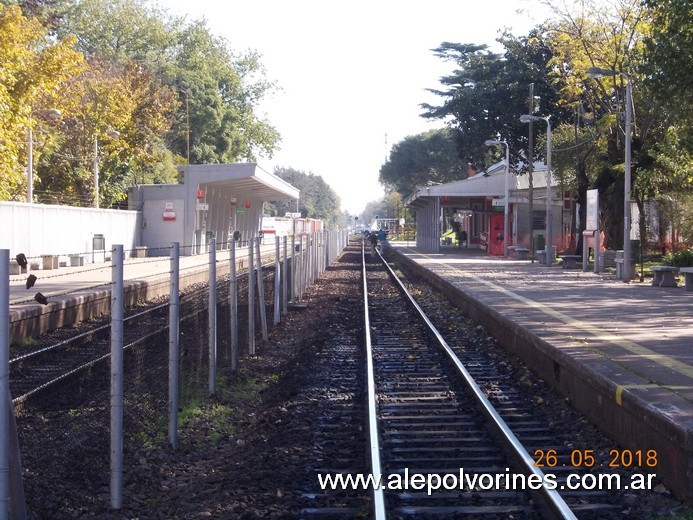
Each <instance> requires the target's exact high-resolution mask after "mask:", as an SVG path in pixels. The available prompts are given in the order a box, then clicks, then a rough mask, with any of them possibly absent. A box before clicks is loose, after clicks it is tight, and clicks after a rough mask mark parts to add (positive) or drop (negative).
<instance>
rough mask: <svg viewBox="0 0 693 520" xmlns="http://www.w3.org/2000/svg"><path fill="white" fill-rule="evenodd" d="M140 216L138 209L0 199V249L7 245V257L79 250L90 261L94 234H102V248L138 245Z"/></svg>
mask: <svg viewBox="0 0 693 520" xmlns="http://www.w3.org/2000/svg"><path fill="white" fill-rule="evenodd" d="M140 219H141V214H140V212H138V211H124V210H113V209H95V208H77V207H72V206H56V205H47V204H28V203H26V202H0V249H9V250H10V257H11V258H14V257H15V255H17V254H19V253H24V254H25V255H26V256H27V257H28V258H32V257H33V258H36V257H39V256H40V255H44V254H51V255H60V256H65V257H66V256H67V255H69V254H80V253H81V254H86V256H85V260H86V261H87V262H90V261H91V258H92V255H91V253H92V239H93V237H94V235H95V234H101V235H104V238H105V241H106V250H109V249H110V248H111V246H112V245H113V244H122V245H123V247H124V249H125V250H129V249H133V248H134V247H135V246H138V245H140V244H139V243H138V230H139V228H140ZM102 259H103V257H101V258H100V260H102Z"/></svg>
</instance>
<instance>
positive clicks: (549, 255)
mask: <svg viewBox="0 0 693 520" xmlns="http://www.w3.org/2000/svg"><path fill="white" fill-rule="evenodd" d="M549 117H551V116H546V117H542V116H532V115H529V114H524V115H522V116H520V121H522V122H523V123H529V122H530V121H546V265H547V266H550V265H552V264H553V235H552V233H553V212H552V211H551V201H552V199H553V190H552V189H551V123H550V122H549Z"/></svg>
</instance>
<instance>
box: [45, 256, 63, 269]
mask: <svg viewBox="0 0 693 520" xmlns="http://www.w3.org/2000/svg"><path fill="white" fill-rule="evenodd" d="M41 261H42V264H43V268H44V269H46V270H47V269H57V268H58V267H59V266H60V263H59V259H58V255H41Z"/></svg>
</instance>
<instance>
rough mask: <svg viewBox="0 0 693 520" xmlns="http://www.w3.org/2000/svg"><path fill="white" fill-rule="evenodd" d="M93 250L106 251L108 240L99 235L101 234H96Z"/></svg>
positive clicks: (92, 245) (93, 240)
mask: <svg viewBox="0 0 693 520" xmlns="http://www.w3.org/2000/svg"><path fill="white" fill-rule="evenodd" d="M91 248H92V249H93V250H94V251H103V250H104V249H106V239H105V238H104V236H103V235H99V234H94V238H93V239H92V244H91Z"/></svg>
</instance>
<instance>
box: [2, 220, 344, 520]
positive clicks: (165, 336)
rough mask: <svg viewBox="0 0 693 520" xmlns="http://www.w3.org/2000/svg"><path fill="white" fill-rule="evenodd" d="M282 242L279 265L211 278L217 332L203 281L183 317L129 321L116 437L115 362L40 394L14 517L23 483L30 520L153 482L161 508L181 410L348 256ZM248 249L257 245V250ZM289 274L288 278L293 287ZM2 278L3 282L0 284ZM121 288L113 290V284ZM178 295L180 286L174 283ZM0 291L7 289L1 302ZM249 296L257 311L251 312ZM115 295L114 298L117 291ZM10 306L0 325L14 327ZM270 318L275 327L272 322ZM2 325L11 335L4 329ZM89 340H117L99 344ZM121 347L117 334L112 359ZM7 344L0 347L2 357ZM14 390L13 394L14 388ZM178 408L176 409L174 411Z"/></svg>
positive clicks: (106, 501) (335, 240) (314, 242)
mask: <svg viewBox="0 0 693 520" xmlns="http://www.w3.org/2000/svg"><path fill="white" fill-rule="evenodd" d="M285 240H286V242H284V244H283V246H282V247H277V251H278V253H279V257H277V258H271V259H267V258H265V259H263V262H262V264H261V265H260V263H259V262H258V260H257V255H256V256H255V257H254V258H253V259H252V260H253V262H254V263H253V268H252V272H250V270H249V266H250V264H251V258H250V257H248V258H236V264H235V266H236V268H237V269H235V268H230V272H229V273H228V274H225V275H223V276H220V277H218V278H215V279H214V280H210V283H212V286H211V290H212V291H213V295H215V296H216V298H215V300H216V305H215V307H214V308H215V309H216V316H215V319H214V320H212V323H214V326H213V327H210V307H209V303H210V283H199V284H196V285H193V286H190V287H187V288H186V289H185V290H183V291H179V292H178V294H179V296H178V302H179V305H178V308H179V316H178V318H172V313H171V309H170V307H172V305H169V301H163V302H161V303H159V304H158V305H149V307H148V308H147V309H146V310H145V311H142V312H129V313H128V315H127V316H125V318H124V320H123V322H122V340H121V341H122V365H123V370H122V374H119V375H118V376H117V377H122V436H121V435H120V434H119V433H118V427H117V425H116V428H115V430H114V429H113V417H114V410H116V412H115V415H116V416H118V413H120V412H119V410H120V408H119V406H120V405H119V403H120V401H119V400H118V397H117V396H114V391H113V382H114V377H116V376H115V375H114V368H116V369H117V367H114V362H113V361H112V362H111V363H109V356H108V355H104V354H101V355H96V357H95V359H94V360H92V362H90V363H87V364H84V363H81V365H80V366H81V368H80V370H79V371H78V370H74V369H73V370H71V372H72V373H71V374H65V375H64V376H62V377H61V378H58V379H59V380H58V382H57V383H53V384H52V386H51V389H50V391H49V392H35V394H33V397H32V399H31V401H26V402H24V403H23V406H22V407H21V409H18V410H17V435H18V440H19V453H20V454H21V467H22V470H23V474H22V479H21V480H20V481H19V482H17V479H13V478H10V479H9V482H0V499H2V498H3V496H7V497H11V498H10V500H9V501H10V506H9V508H10V509H12V510H13V514H16V512H17V511H18V509H19V510H21V506H22V504H19V502H20V500H21V497H22V490H21V486H22V485H23V488H24V489H23V495H24V497H25V498H24V500H25V502H26V509H27V510H28V516H29V517H30V518H74V517H77V516H82V515H88V514H89V513H90V512H91V513H93V512H94V511H103V510H104V508H108V507H109V505H110V507H113V508H116V509H117V508H119V507H120V504H121V500H122V491H123V488H125V489H128V486H133V485H135V483H136V485H137V486H138V489H139V490H141V489H142V488H144V489H146V488H147V484H146V482H152V488H151V494H150V495H149V496H142V495H141V493H140V494H138V497H139V498H138V499H139V500H142V501H143V504H142V505H143V507H144V506H147V504H146V502H148V501H149V502H151V501H155V500H156V494H157V490H156V489H155V487H154V484H153V483H154V482H160V481H161V479H160V478H157V477H161V476H162V475H157V473H158V472H160V471H161V468H159V467H157V466H156V465H153V464H150V463H148V462H147V461H149V460H151V459H152V453H154V454H155V453H156V452H157V451H158V450H170V449H172V445H173V446H175V437H174V439H173V440H172V438H171V424H172V420H173V424H175V425H177V420H178V418H179V417H180V416H181V413H184V412H185V411H186V410H190V409H194V408H195V407H196V406H199V405H203V404H204V403H206V402H209V399H210V391H211V390H212V389H214V388H215V387H216V385H224V384H227V383H228V382H229V381H231V380H232V378H233V375H234V374H233V370H232V366H233V357H234V352H233V346H234V336H235V338H236V340H235V343H236V346H237V348H238V350H239V351H240V353H241V354H246V353H249V352H250V353H252V352H253V350H254V341H255V339H256V337H261V338H264V337H266V328H267V326H268V325H267V322H268V321H269V323H272V321H275V322H276V319H277V317H278V316H281V315H282V314H284V313H285V312H286V307H287V306H286V302H287V301H297V300H300V298H301V296H302V294H303V291H305V287H306V285H307V284H309V283H312V282H313V281H315V280H316V279H317V278H318V277H319V276H320V274H321V273H322V271H323V270H324V269H325V268H326V267H327V265H329V264H330V263H331V262H332V261H333V260H334V259H335V258H336V257H337V256H338V255H339V254H340V252H341V250H342V249H343V247H344V246H345V245H346V241H347V235H346V233H342V232H339V233H337V232H335V233H319V234H316V235H309V236H305V237H288V238H287V239H285ZM290 244H291V245H290ZM117 247H118V246H116V248H117ZM252 249H253V247H252V244H251V246H250V248H249V250H252ZM116 250H117V249H116ZM121 251H122V249H121ZM285 251H287V252H288V254H287V255H285V253H284V252H285ZM258 252H259V248H258ZM0 253H1V252H0ZM222 253H223V252H222ZM215 254H219V252H216V253H215ZM211 255H212V253H210V256H211ZM6 256H7V255H0V275H2V274H3V273H4V272H5V271H3V269H5V268H4V267H3V262H4V260H3V258H5V257H6ZM117 256H118V255H117V254H114V255H113V257H114V263H117V261H118V258H117ZM222 256H224V258H222ZM223 262H226V263H229V262H230V259H229V257H228V256H226V255H222V254H219V256H218V257H217V259H216V262H215V263H214V264H212V265H218V264H220V263H223ZM214 270H215V269H212V271H214ZM172 271H173V272H175V270H172ZM249 274H252V277H250V276H249ZM282 277H285V278H286V281H285V282H282V280H281V279H282ZM251 279H252V283H251ZM6 280H7V276H4V277H2V278H0V283H1V284H4V283H6ZM172 280H173V277H172ZM258 281H261V285H258ZM252 286H255V290H254V291H253V290H252V289H251V287H252ZM114 287H117V284H116V283H115V281H114ZM172 287H175V286H174V285H173V281H172ZM232 288H235V291H234V290H232ZM4 294H5V292H4V291H3V290H2V287H0V298H2V297H5V296H4ZM249 294H250V295H251V296H252V298H253V299H252V305H249V302H251V300H249ZM114 295H115V296H112V297H117V291H116V292H114ZM2 304H3V302H0V320H3V319H4V320H7V319H8V318H6V317H5V316H6V315H7V313H4V312H2V311H3V307H2ZM4 307H7V304H6V302H5V303H4ZM234 307H235V311H234ZM259 311H262V312H259ZM275 311H276V312H275ZM113 315H116V313H113ZM251 315H252V316H253V319H252V321H251V320H250V316H251ZM263 315H264V318H263ZM267 316H270V317H272V316H274V318H275V319H274V320H272V319H271V318H270V319H269V320H267V318H266V317H267ZM171 319H177V328H178V344H179V345H178V346H179V349H178V357H177V366H178V370H177V372H178V375H179V378H178V386H177V387H174V388H176V390H174V392H176V395H175V396H172V395H171V388H172V387H171V366H175V365H171V359H170V358H169V353H170V352H171V348H170V347H171V337H172V335H171V333H170V331H171ZM1 325H2V327H9V325H7V324H6V323H4V324H1ZM112 328H113V329H114V330H115V329H117V327H115V326H113V327H112ZM3 330H4V329H3ZM3 330H0V333H2V332H3ZM174 330H175V329H174ZM210 332H211V333H212V335H213V336H212V338H210ZM7 337H8V335H5V336H3V338H7ZM210 339H213V341H210ZM0 341H4V339H2V340H0ZM90 341H91V342H92V343H93V342H106V343H108V342H109V340H108V338H105V337H103V335H102V336H101V337H99V338H93V339H91V340H90ZM113 342H114V339H113V333H111V338H110V343H111V345H110V346H111V350H112V349H113V344H114V343H113ZM115 344H116V345H118V344H119V343H115ZM8 346H9V345H0V350H2V349H3V348H6V347H8ZM91 346H93V345H91ZM104 349H105V350H106V352H107V351H108V346H107V345H104ZM63 355H65V356H68V355H70V354H69V353H67V352H64V353H63ZM236 355H237V356H238V353H236ZM53 357H56V356H55V355H54V356H53ZM96 358H100V361H97V359H96ZM0 361H1V359H0ZM210 362H211V363H212V365H210ZM116 364H117V363H116ZM0 368H1V367H0ZM22 370H24V371H27V370H32V365H31V364H30V363H28V362H25V365H24V366H23V367H22ZM210 373H211V374H212V376H210ZM6 391H7V394H6V395H9V388H7V389H6ZM13 397H16V396H13ZM1 398H3V396H0V399H1ZM8 402H9V399H8ZM171 402H177V410H175V413H173V414H171V413H170V411H171ZM10 415H11V414H10ZM172 415H173V419H172ZM0 426H1V425H0ZM8 430H10V428H8ZM114 432H115V433H114ZM114 435H115V438H114ZM13 436H14V432H13V431H10V434H9V436H8V437H9V440H8V439H7V438H4V439H0V440H3V441H4V442H6V443H7V445H8V446H9V448H8V451H10V452H12V448H11V444H12V443H11V442H10V441H11V439H12V437H13ZM119 442H122V458H118V457H116V458H114V450H115V451H116V452H117V451H118V449H117V448H118V443H119ZM114 446H115V448H114ZM3 464H5V465H6V466H10V465H11V464H13V463H11V462H5V461H3V460H2V458H1V457H0V472H1V471H2V469H3V467H2V466H3ZM15 469H16V468H15ZM143 483H144V484H143ZM18 487H19V489H17V488H18ZM128 496H129V497H130V496H132V495H128ZM150 505H151V504H150Z"/></svg>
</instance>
